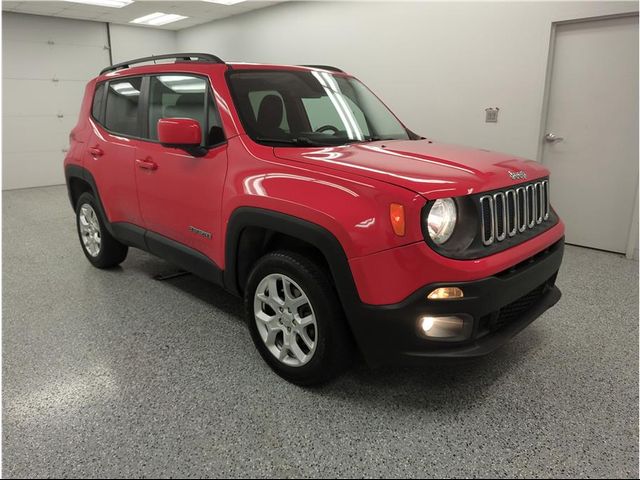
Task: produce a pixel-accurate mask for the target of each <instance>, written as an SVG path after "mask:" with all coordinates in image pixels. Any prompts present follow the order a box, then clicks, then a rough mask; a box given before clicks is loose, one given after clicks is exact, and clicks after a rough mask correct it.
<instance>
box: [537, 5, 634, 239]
mask: <svg viewBox="0 0 640 480" xmlns="http://www.w3.org/2000/svg"><path fill="white" fill-rule="evenodd" d="M543 135H544V138H543V140H542V141H543V147H542V148H543V150H542V161H543V163H544V164H545V165H546V166H547V167H548V168H549V169H550V170H551V201H552V203H553V205H554V207H555V209H556V210H557V211H558V214H559V215H560V217H561V218H562V219H563V220H564V222H565V223H566V227H567V233H566V241H567V242H568V243H572V244H576V245H582V246H586V247H592V248H599V249H603V250H610V251H613V252H625V251H626V249H627V242H628V238H629V233H630V228H631V220H632V216H633V215H634V202H635V194H636V189H637V188H638V17H637V16H633V17H623V18H614V19H602V20H593V21H586V22H579V23H569V24H561V25H558V26H557V28H556V36H555V49H554V59H553V65H552V70H551V83H550V90H549V104H548V113H547V121H546V129H545V132H543Z"/></svg>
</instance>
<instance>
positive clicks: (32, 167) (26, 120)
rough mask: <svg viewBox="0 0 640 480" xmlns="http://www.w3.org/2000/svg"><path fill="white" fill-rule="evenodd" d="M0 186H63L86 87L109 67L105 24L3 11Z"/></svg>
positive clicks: (5, 187) (6, 187)
mask: <svg viewBox="0 0 640 480" xmlns="http://www.w3.org/2000/svg"><path fill="white" fill-rule="evenodd" d="M2 40H3V54H4V55H3V58H2V77H3V78H2V90H3V92H2V93H3V95H2V97H3V109H2V134H3V135H2V140H3V141H2V153H3V160H2V188H3V189H13V188H25V187H37V186H43V185H57V184H61V183H64V173H63V170H62V162H63V159H64V151H65V150H66V149H67V147H68V144H69V132H70V131H71V129H72V128H73V127H74V125H75V124H76V121H77V119H78V112H79V109H80V103H81V101H82V96H83V94H84V87H85V84H86V82H87V81H88V80H89V79H91V78H92V77H94V76H96V75H97V73H98V72H99V71H100V70H101V69H102V68H104V66H105V65H108V64H109V51H108V49H107V48H106V46H107V45H108V39H107V28H106V24H105V23H101V22H88V21H78V20H70V19H63V18H53V17H42V16H38V15H23V14H14V13H8V12H3V15H2Z"/></svg>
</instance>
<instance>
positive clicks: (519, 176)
mask: <svg viewBox="0 0 640 480" xmlns="http://www.w3.org/2000/svg"><path fill="white" fill-rule="evenodd" d="M508 173H509V176H510V177H511V178H512V179H513V180H524V179H525V178H527V172H525V171H524V170H519V171H517V172H512V171H511V170H508Z"/></svg>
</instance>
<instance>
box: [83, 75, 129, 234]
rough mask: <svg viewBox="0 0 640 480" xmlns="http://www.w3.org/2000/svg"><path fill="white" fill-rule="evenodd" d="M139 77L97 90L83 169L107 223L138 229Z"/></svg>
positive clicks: (101, 86) (114, 82)
mask: <svg viewBox="0 0 640 480" xmlns="http://www.w3.org/2000/svg"><path fill="white" fill-rule="evenodd" d="M141 91H142V77H128V78H123V79H118V80H112V81H110V82H104V83H102V84H99V85H97V86H96V94H95V95H94V101H93V106H92V122H95V123H97V124H99V126H98V125H96V128H94V129H93V133H92V134H91V136H90V138H89V141H88V143H87V148H86V150H85V158H84V166H85V168H87V169H88V170H89V171H90V172H91V174H92V175H93V178H94V180H95V181H96V184H97V187H98V193H99V195H100V199H101V200H102V204H103V206H104V209H105V211H106V213H107V216H108V217H109V221H110V222H112V223H115V222H126V223H131V224H134V225H138V226H141V225H142V218H141V216H140V208H139V205H138V196H137V192H136V183H135V170H134V165H135V158H136V157H135V155H136V143H138V140H137V139H138V138H139V137H140V133H141V132H140V129H141V125H142V117H141V113H142V112H141Z"/></svg>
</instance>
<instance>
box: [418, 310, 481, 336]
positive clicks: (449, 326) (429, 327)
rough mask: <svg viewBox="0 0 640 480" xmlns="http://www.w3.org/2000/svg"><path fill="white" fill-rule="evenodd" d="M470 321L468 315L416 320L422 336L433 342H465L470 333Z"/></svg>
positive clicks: (427, 317)
mask: <svg viewBox="0 0 640 480" xmlns="http://www.w3.org/2000/svg"><path fill="white" fill-rule="evenodd" d="M471 327H472V319H471V317H470V316H469V315H465V314H460V315H443V316H431V315H425V316H423V317H420V318H419V319H418V330H419V332H420V333H421V335H422V336H424V337H427V338H430V339H433V340H448V341H453V340H466V339H467V338H469V334H470V333H471Z"/></svg>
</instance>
